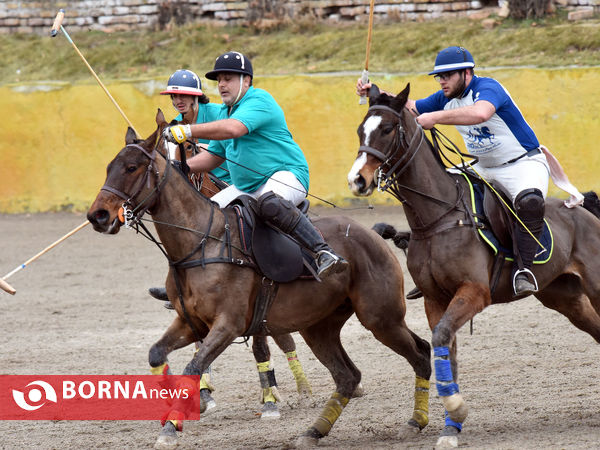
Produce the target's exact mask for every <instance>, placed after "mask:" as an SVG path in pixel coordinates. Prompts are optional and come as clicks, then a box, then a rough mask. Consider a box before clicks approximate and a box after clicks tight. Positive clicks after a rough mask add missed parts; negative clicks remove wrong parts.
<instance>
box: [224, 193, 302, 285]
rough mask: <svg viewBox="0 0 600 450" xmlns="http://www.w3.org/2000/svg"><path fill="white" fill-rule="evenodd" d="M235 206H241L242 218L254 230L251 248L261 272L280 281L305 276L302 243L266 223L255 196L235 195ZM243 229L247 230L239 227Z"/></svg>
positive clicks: (288, 280) (284, 281) (285, 281)
mask: <svg viewBox="0 0 600 450" xmlns="http://www.w3.org/2000/svg"><path fill="white" fill-rule="evenodd" d="M232 205H240V206H241V208H240V210H241V214H242V218H243V220H244V222H245V223H246V225H247V226H248V227H249V228H251V229H252V238H251V239H250V249H248V250H250V251H251V252H252V256H253V258H254V261H255V263H256V265H257V266H258V270H259V271H260V273H261V274H262V275H264V276H265V277H267V278H269V279H271V280H273V281H275V282H278V283H287V282H290V281H294V280H295V279H297V278H299V277H300V276H301V275H303V273H304V261H303V255H302V249H301V247H300V245H299V244H298V243H297V242H296V241H294V240H293V239H292V238H290V237H289V236H288V235H286V234H284V233H282V232H281V231H279V230H277V229H276V228H273V227H271V226H269V225H268V224H266V223H264V222H263V220H262V219H261V218H260V217H259V216H258V215H256V211H257V210H258V205H257V202H256V199H254V198H253V197H250V196H249V195H242V196H240V197H238V198H236V199H235V200H234V201H233V202H232ZM240 232H242V233H243V232H244V231H243V230H242V229H240ZM242 240H243V241H245V239H242Z"/></svg>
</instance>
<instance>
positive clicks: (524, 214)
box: [513, 189, 545, 296]
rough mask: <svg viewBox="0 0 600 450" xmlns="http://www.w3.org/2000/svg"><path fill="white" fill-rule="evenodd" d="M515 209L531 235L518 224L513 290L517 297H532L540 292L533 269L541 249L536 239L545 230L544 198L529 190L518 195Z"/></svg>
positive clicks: (516, 227)
mask: <svg viewBox="0 0 600 450" xmlns="http://www.w3.org/2000/svg"><path fill="white" fill-rule="evenodd" d="M515 207H516V210H517V215H518V216H519V218H520V219H521V221H522V222H523V224H524V225H525V226H526V227H527V229H529V232H531V234H530V233H529V232H528V231H527V229H525V228H524V227H523V225H521V224H520V223H518V222H517V224H516V226H515V235H514V244H515V247H516V253H517V254H516V255H515V256H516V258H515V271H514V275H513V289H514V293H515V295H519V296H520V295H531V294H534V293H535V292H537V291H538V285H537V280H536V279H535V276H534V275H533V272H532V271H531V267H532V266H533V260H534V259H535V255H536V252H537V251H538V248H539V245H538V242H537V241H536V239H537V240H539V238H540V236H541V234H542V230H543V228H544V209H545V208H544V198H543V197H542V195H541V192H540V191H539V190H538V189H528V190H525V191H523V192H520V193H519V195H517V197H516V199H515ZM532 235H533V236H535V239H534V238H533V237H532ZM519 260H520V261H519Z"/></svg>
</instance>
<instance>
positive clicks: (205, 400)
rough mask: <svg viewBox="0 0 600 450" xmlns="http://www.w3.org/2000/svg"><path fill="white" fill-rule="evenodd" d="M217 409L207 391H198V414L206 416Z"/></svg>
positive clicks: (215, 403)
mask: <svg viewBox="0 0 600 450" xmlns="http://www.w3.org/2000/svg"><path fill="white" fill-rule="evenodd" d="M216 407H217V402H215V399H214V398H212V395H210V390H209V389H200V414H207V413H209V412H210V410H211V409H214V408H216Z"/></svg>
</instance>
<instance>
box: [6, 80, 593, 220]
mask: <svg viewBox="0 0 600 450" xmlns="http://www.w3.org/2000/svg"><path fill="white" fill-rule="evenodd" d="M479 74H480V75H484V76H485V75H489V76H493V77H495V78H496V79H498V80H499V81H500V82H501V83H502V84H504V86H505V87H506V88H507V89H508V90H509V91H510V93H511V95H512V96H513V98H514V99H515V100H516V101H517V103H518V104H519V107H520V108H521V110H522V111H523V113H524V115H525V117H526V119H527V120H528V122H529V123H530V124H531V126H532V127H533V129H534V130H535V132H536V133H537V135H538V137H539V139H540V142H541V143H543V144H545V145H546V146H547V147H549V148H550V150H551V151H552V152H553V153H554V154H555V155H556V156H557V157H558V158H559V160H560V162H561V163H562V165H563V167H564V168H565V170H566V171H567V173H568V175H569V177H570V179H571V181H572V182H573V183H574V184H576V185H577V187H578V188H579V189H580V190H582V191H584V190H589V189H594V190H600V181H599V180H598V177H597V172H598V170H599V168H600V153H599V152H598V151H596V148H595V143H596V142H595V141H596V140H598V137H597V132H598V130H600V115H599V114H598V112H597V108H598V106H599V105H600V93H599V92H598V88H597V86H598V80H599V79H600V69H598V68H592V69H562V70H539V69H520V70H514V69H511V70H508V69H502V70H494V71H480V72H479ZM372 78H373V81H375V82H376V83H377V84H378V85H379V86H380V87H382V88H383V89H386V90H390V91H395V92H398V91H400V90H401V89H403V88H404V86H405V85H406V83H407V82H410V83H411V88H412V90H411V93H412V95H411V97H412V98H420V97H423V96H425V95H428V94H429V93H431V92H433V90H434V89H436V87H437V86H436V83H435V82H434V81H433V80H432V79H431V78H430V77H427V76H414V75H413V76H386V77H384V76H377V75H373V76H372ZM163 83H164V80H145V81H137V82H121V83H115V84H109V85H108V86H107V87H108V89H109V90H110V92H111V94H112V95H113V97H114V98H115V99H116V101H117V103H118V104H119V105H120V106H121V108H122V109H123V111H124V112H125V114H126V115H127V116H128V117H129V119H130V121H131V122H132V124H133V125H134V127H135V128H136V129H137V130H138V132H140V133H141V134H142V135H144V136H146V135H148V134H150V133H151V132H152V131H153V130H154V127H155V123H154V116H155V112H156V108H157V107H161V108H162V109H163V111H165V113H166V115H167V117H168V118H171V117H173V116H174V111H173V109H172V107H171V105H170V101H169V99H168V97H166V96H160V95H158V90H159V89H160V88H161V87H162V84H163ZM355 83H356V76H320V77H316V76H315V77H312V76H295V77H266V78H260V77H257V79H256V80H255V86H256V87H260V88H264V89H267V90H268V91H269V92H271V93H272V94H273V95H274V97H275V98H276V99H277V100H278V102H279V103H280V105H281V106H282V107H283V109H284V111H285V112H286V116H287V121H288V125H289V127H290V130H291V131H292V133H293V135H294V138H295V139H296V141H297V142H298V143H299V144H300V146H301V147H302V148H303V150H304V152H305V154H306V156H307V159H308V162H309V166H310V171H311V188H310V193H311V194H313V195H315V196H317V197H319V198H322V199H325V200H327V201H332V202H336V203H340V204H344V205H347V204H349V203H351V202H352V201H359V202H361V203H363V204H364V203H365V202H366V200H364V199H363V200H354V197H352V196H351V195H350V194H349V191H348V188H347V183H346V174H347V172H348V170H349V168H350V166H351V165H352V162H353V161H354V158H355V156H356V153H357V148H358V139H357V137H356V128H357V126H358V124H359V123H360V121H361V120H362V118H363V116H364V114H365V112H366V107H365V106H359V105H358V98H357V97H356V95H354V86H355ZM214 88H215V86H214V83H213V82H210V81H207V82H206V86H205V90H206V91H207V93H208V94H209V96H210V97H211V99H212V100H213V101H219V98H218V95H217V94H216V91H215V90H214ZM41 89H45V90H41ZM0 110H1V111H3V113H4V114H3V116H4V117H3V120H2V122H1V123H0V136H1V139H0V212H7V213H17V212H38V211H57V210H79V211H83V210H86V209H87V208H88V206H89V205H90V204H91V202H92V201H93V199H94V197H95V196H96V194H97V192H98V190H99V188H100V187H101V186H102V183H103V181H104V176H105V169H106V165H107V164H108V162H109V161H110V160H111V159H112V158H113V157H114V156H115V155H116V153H117V152H118V151H119V150H120V149H121V147H122V146H123V144H124V137H125V131H126V127H127V124H126V122H125V120H124V119H123V117H122V116H121V115H120V114H119V112H118V111H117V109H116V108H115V106H114V105H113V104H112V103H111V102H110V100H109V99H108V97H107V96H106V94H105V93H104V91H103V90H102V89H101V88H100V87H99V86H98V85H97V84H95V83H93V82H90V83H89V84H78V85H69V84H64V83H63V84H61V83H46V84H43V85H42V84H37V85H18V86H10V85H9V86H3V87H0ZM442 130H443V131H444V132H445V133H446V134H447V135H448V136H449V137H451V139H453V140H454V141H455V142H456V143H457V144H459V146H460V147H461V148H463V147H464V146H463V144H462V140H461V139H460V138H459V137H458V135H457V134H456V132H455V131H454V130H453V129H452V127H445V128H442ZM551 194H553V195H559V196H563V195H562V193H561V192H560V191H558V190H557V189H555V188H554V187H551ZM311 201H312V202H313V203H319V202H318V200H315V199H314V198H313V199H311ZM369 201H371V202H374V203H382V202H392V200H391V197H390V196H388V195H382V194H377V195H376V196H375V197H374V198H372V199H369Z"/></svg>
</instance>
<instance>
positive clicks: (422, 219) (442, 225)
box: [348, 86, 600, 446]
mask: <svg viewBox="0 0 600 450" xmlns="http://www.w3.org/2000/svg"><path fill="white" fill-rule="evenodd" d="M408 95H409V86H407V87H406V89H404V91H402V92H401V93H400V94H398V95H397V96H396V97H393V96H389V95H385V94H381V95H380V93H379V90H378V89H377V88H376V87H374V88H371V92H370V108H369V111H368V112H367V114H366V116H365V118H364V120H363V121H362V123H361V124H360V126H359V128H358V136H359V140H360V148H359V153H358V157H357V159H356V161H355V162H354V165H353V167H352V169H351V171H350V173H349V174H348V183H349V186H350V189H351V190H352V192H353V193H354V194H355V195H370V194H371V193H372V192H373V190H374V188H375V187H376V185H377V184H378V183H380V185H381V184H382V185H384V186H387V187H389V188H390V190H391V191H392V192H393V194H394V195H395V196H396V197H397V198H398V199H399V200H401V201H402V204H403V206H404V212H405V214H406V218H407V220H408V224H409V226H410V228H411V232H412V236H411V240H410V243H409V246H408V260H407V265H408V270H409V271H410V274H411V275H412V277H413V280H414V282H415V284H416V285H417V287H418V288H419V289H420V290H421V291H422V292H423V294H424V297H425V311H426V313H427V318H428V321H429V326H430V327H431V329H432V330H433V335H432V344H433V347H434V358H435V369H436V379H437V388H438V393H439V395H440V396H441V397H442V400H443V403H444V407H445V408H446V410H447V412H448V414H449V418H447V420H446V427H445V428H444V431H443V432H442V436H440V440H439V444H440V445H450V446H456V445H457V444H458V438H457V434H458V432H459V431H460V429H461V428H462V425H461V423H462V422H464V420H465V419H466V417H467V407H466V405H465V402H464V400H463V398H462V396H461V394H460V393H459V390H458V384H457V367H458V365H457V360H456V350H457V349H456V339H455V336H456V332H457V331H458V330H459V329H460V328H461V327H462V326H463V325H464V324H465V323H467V322H468V321H469V320H470V319H472V318H473V317H474V316H475V315H476V314H477V313H478V312H480V311H482V310H483V309H484V308H486V307H487V306H489V305H491V304H493V303H505V302H510V301H513V300H516V299H515V298H513V295H512V282H511V270H512V267H511V263H509V262H505V263H504V266H503V267H502V268H501V272H500V275H499V281H498V284H497V286H496V288H495V290H494V291H493V293H492V290H491V289H490V280H491V279H492V271H493V265H494V255H493V253H492V251H491V250H490V249H489V248H486V244H485V243H483V240H482V239H479V238H478V235H477V232H476V230H475V229H474V227H473V226H472V220H470V217H472V216H471V213H472V208H471V202H470V199H469V198H468V197H467V196H465V193H467V192H469V187H468V186H467V185H466V181H465V179H464V177H463V176H462V175H458V176H456V175H454V176H453V175H451V174H449V173H448V172H447V171H446V168H445V167H444V166H443V164H442V162H441V159H440V158H439V155H438V154H437V153H436V152H434V148H433V146H432V144H431V143H430V141H429V140H428V139H427V138H426V137H425V134H424V132H423V130H422V128H421V127H420V126H418V124H417V123H416V121H415V118H414V116H413V115H412V114H411V113H410V112H409V111H408V110H407V109H406V108H405V105H406V101H407V99H408ZM546 220H547V222H548V223H549V224H550V227H551V229H552V233H553V237H554V250H553V253H552V257H551V259H550V260H549V261H548V262H547V263H545V264H543V265H535V268H534V273H535V276H536V278H537V280H538V283H539V288H540V289H539V292H538V293H537V294H536V297H537V298H538V300H539V301H540V302H541V303H542V304H543V305H544V306H546V307H548V308H551V309H554V310H556V311H558V312H560V313H561V314H563V315H565V316H566V317H567V318H568V319H569V320H570V321H571V322H572V323H573V324H574V325H575V326H576V327H578V328H580V329H581V330H583V331H586V332H587V333H589V334H590V335H591V336H592V337H593V338H594V339H595V340H596V341H598V342H600V315H599V313H600V253H599V252H598V249H600V220H598V218H597V217H595V216H594V215H593V214H591V213H590V212H589V211H587V210H586V209H584V208H582V207H576V208H574V209H569V208H567V207H566V206H564V204H563V202H562V201H561V200H559V199H556V198H548V199H547V203H546ZM448 360H450V362H449V361H448Z"/></svg>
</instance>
